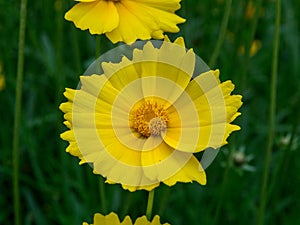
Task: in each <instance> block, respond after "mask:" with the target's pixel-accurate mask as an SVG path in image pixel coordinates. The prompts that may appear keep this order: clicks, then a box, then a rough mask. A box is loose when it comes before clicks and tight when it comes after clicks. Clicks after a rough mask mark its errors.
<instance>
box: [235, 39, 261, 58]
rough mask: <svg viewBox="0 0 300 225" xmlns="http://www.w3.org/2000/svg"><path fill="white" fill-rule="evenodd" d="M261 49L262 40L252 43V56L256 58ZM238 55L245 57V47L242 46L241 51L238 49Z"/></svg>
mask: <svg viewBox="0 0 300 225" xmlns="http://www.w3.org/2000/svg"><path fill="white" fill-rule="evenodd" d="M260 48H261V41H260V40H253V42H252V43H251V46H250V56H251V57H252V56H255V55H256V53H257V52H258V51H259V50H260ZM238 53H239V54H240V55H244V54H245V47H244V46H241V47H240V48H239V49H238Z"/></svg>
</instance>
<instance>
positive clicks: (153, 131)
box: [132, 101, 169, 137]
mask: <svg viewBox="0 0 300 225" xmlns="http://www.w3.org/2000/svg"><path fill="white" fill-rule="evenodd" d="M132 116H133V118H132V121H133V123H132V128H133V129H135V130H136V131H137V132H138V133H140V134H141V135H143V136H144V137H149V136H150V135H153V136H158V135H160V133H161V132H162V131H164V130H165V129H166V128H167V123H168V120H169V118H168V115H167V111H166V110H165V109H164V107H163V106H162V105H159V104H158V103H157V102H155V101H146V102H145V103H143V104H142V105H140V106H139V107H138V108H137V109H135V110H134V111H133V112H132Z"/></svg>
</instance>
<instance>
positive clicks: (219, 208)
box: [212, 145, 232, 224]
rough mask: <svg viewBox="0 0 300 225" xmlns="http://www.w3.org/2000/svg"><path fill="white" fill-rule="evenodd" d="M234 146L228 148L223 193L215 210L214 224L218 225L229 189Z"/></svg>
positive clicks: (221, 192)
mask: <svg viewBox="0 0 300 225" xmlns="http://www.w3.org/2000/svg"><path fill="white" fill-rule="evenodd" d="M231 146H232V145H229V147H228V151H229V152H228V158H227V161H226V168H225V172H224V176H223V181H222V186H221V191H220V196H219V198H218V203H217V207H216V210H215V215H214V220H213V223H212V224H218V221H219V216H220V211H221V209H222V205H223V202H224V196H225V193H226V188H227V183H228V176H229V169H230V162H231V160H232V147H231Z"/></svg>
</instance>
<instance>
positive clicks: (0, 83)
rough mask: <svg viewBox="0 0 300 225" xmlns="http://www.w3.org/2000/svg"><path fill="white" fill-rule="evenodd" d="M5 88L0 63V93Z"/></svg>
mask: <svg viewBox="0 0 300 225" xmlns="http://www.w3.org/2000/svg"><path fill="white" fill-rule="evenodd" d="M4 88H5V76H4V75H3V74H2V63H1V61H0V91H2V90H3V89H4Z"/></svg>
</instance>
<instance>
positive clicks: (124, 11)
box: [65, 0, 185, 43]
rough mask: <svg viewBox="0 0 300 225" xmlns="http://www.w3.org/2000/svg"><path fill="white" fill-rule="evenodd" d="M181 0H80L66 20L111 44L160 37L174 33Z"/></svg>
mask: <svg viewBox="0 0 300 225" xmlns="http://www.w3.org/2000/svg"><path fill="white" fill-rule="evenodd" d="M179 2H180V0H167V1H157V0H79V3H77V4H76V5H75V6H74V7H73V8H72V9H70V10H69V11H68V12H67V13H66V14H65V19H66V20H70V21H73V22H74V24H75V26H76V27H78V28H80V29H82V30H86V29H89V31H90V33H91V34H105V35H106V36H107V37H108V38H109V39H110V40H111V41H112V42H113V43H116V42H119V41H124V42H126V43H131V42H134V41H135V40H137V39H141V40H147V39H150V38H155V39H162V38H163V33H164V32H172V33H176V32H178V31H179V28H178V27H177V24H178V23H183V22H185V19H182V18H181V17H179V16H177V15H176V14H175V11H176V10H178V9H179V8H180V4H179Z"/></svg>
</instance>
